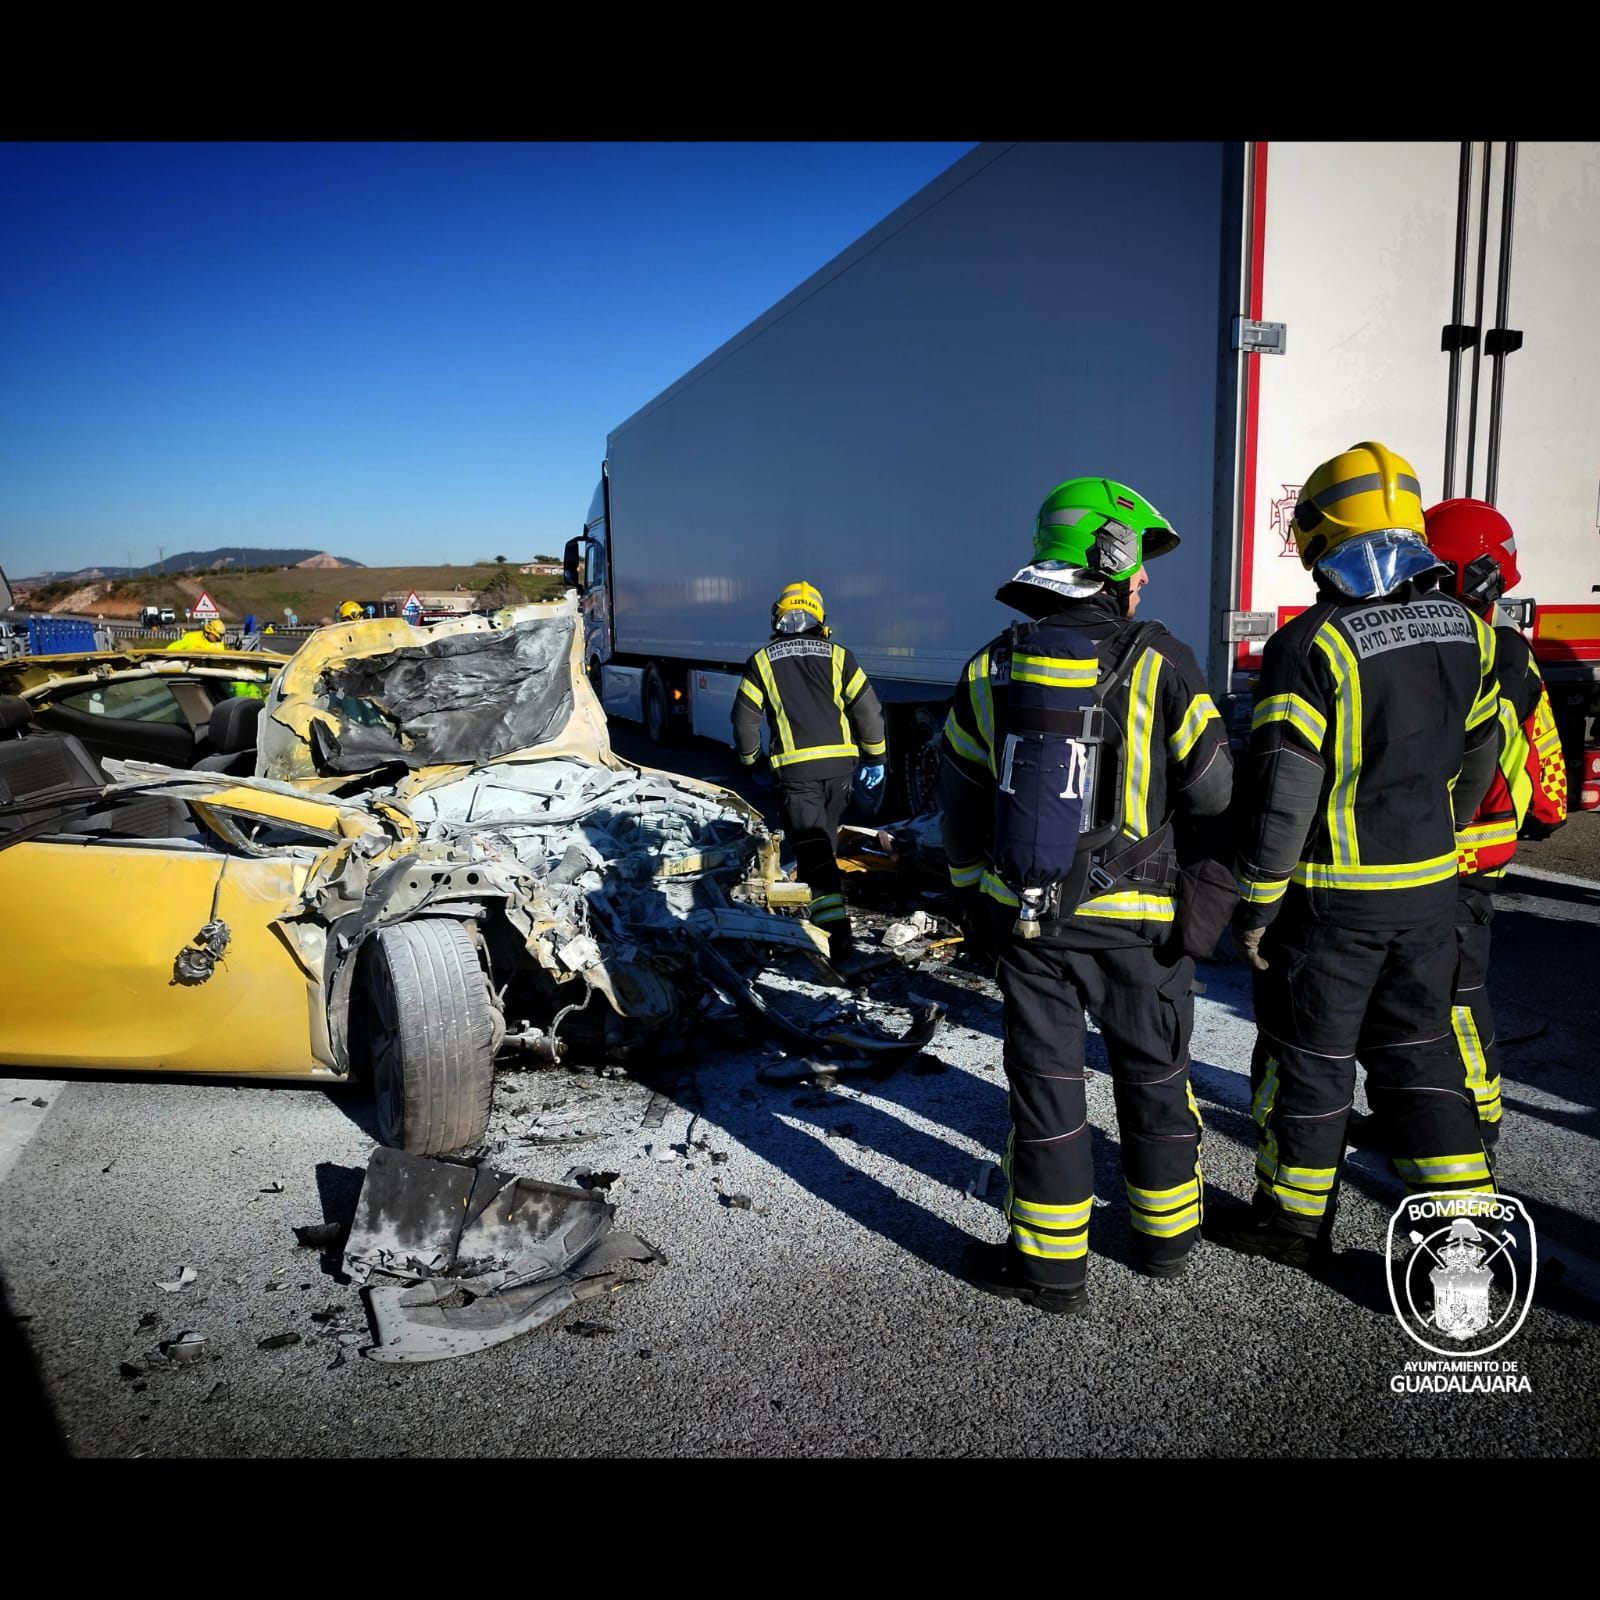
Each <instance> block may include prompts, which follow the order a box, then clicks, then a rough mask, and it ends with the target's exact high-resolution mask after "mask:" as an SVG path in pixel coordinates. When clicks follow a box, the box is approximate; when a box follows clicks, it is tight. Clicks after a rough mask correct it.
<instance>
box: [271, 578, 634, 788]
mask: <svg viewBox="0 0 1600 1600" xmlns="http://www.w3.org/2000/svg"><path fill="white" fill-rule="evenodd" d="M582 648H583V640H582V631H581V629H580V627H579V615H578V608H577V603H576V601H575V600H573V599H572V598H570V597H568V598H566V599H563V600H558V601H553V602H550V603H549V604H545V605H529V606H517V607H514V608H511V609H509V610H506V611H500V612H496V613H495V615H494V616H493V617H492V618H491V617H464V618H462V619H461V620H460V621H456V622H443V623H435V624H433V625H431V626H429V627H426V628H414V627H412V626H411V625H410V624H409V623H408V622H405V621H404V620H402V619H400V618H392V617H385V618H374V619H373V620H371V621H362V622H352V623H347V624H342V625H338V626H333V627H327V628H323V629H321V630H320V631H319V632H317V633H315V634H313V635H312V636H311V637H310V638H309V639H308V640H307V641H306V643H305V644H304V646H303V647H302V648H301V650H300V651H299V653H298V654H297V655H296V656H295V657H294V658H293V660H292V661H291V662H290V663H289V665H288V667H287V668H286V669H285V670H284V672H283V673H282V674H281V675H280V677H279V679H278V683H277V685H276V687H275V688H274V690H273V693H272V695H271V696H270V697H269V699H268V703H267V715H266V716H265V717H264V718H263V719H262V725H261V728H260V731H259V733H258V736H257V737H258V740H259V745H258V754H257V758H256V770H257V771H258V772H259V773H261V774H262V775H263V776H264V777H269V778H283V779H289V780H293V779H315V778H328V777H340V776H344V777H355V776H361V775H364V774H367V773H379V772H383V771H385V769H390V768H393V767H395V766H396V765H398V766H401V767H404V768H407V769H409V770H410V771H412V772H423V771H426V770H427V769H429V768H432V767H438V766H441V765H450V766H452V767H456V768H460V767H473V766H478V765H480V764H482V763H483V762H486V761H492V760H494V759H496V758H498V757H501V756H509V755H516V754H526V753H528V752H531V751H535V750H537V751H538V752H539V753H540V754H541V755H556V754H567V755H575V756H581V757H582V758H584V759H585V760H588V761H592V762H598V763H599V764H600V765H602V766H611V765H618V766H620V765H622V763H620V762H617V761H616V759H615V758H614V757H613V756H612V754H611V745H610V741H609V739H608V738H607V736H606V722H605V715H604V713H603V712H602V711H601V709H600V705H599V702H598V701H597V700H596V699H595V697H594V691H593V690H592V689H590V687H589V684H588V680H587V678H586V677H585V676H584V673H583V671H582Z"/></svg>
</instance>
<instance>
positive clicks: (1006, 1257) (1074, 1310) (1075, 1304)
mask: <svg viewBox="0 0 1600 1600" xmlns="http://www.w3.org/2000/svg"><path fill="white" fill-rule="evenodd" d="M961 1276H962V1278H964V1279H965V1280H966V1282H968V1283H970V1284H971V1285H972V1287H973V1288H974V1289H981V1290H982V1291H983V1292H984V1293H985V1294H992V1295H998V1296H999V1297H1000V1299H1002V1300H1020V1301H1021V1302H1022V1303H1023V1305H1025V1306H1032V1307H1033V1309H1034V1310H1035V1311H1045V1312H1048V1313H1049V1314H1050V1315H1051V1316H1056V1317H1075V1316H1078V1315H1079V1314H1080V1313H1082V1312H1084V1311H1087V1310H1088V1309H1089V1291H1088V1290H1087V1289H1086V1288H1085V1287H1084V1286H1083V1285H1082V1284H1078V1285H1076V1286H1075V1287H1073V1288H1066V1287H1063V1286H1059V1285H1055V1284H1045V1283H1030V1282H1029V1281H1028V1280H1027V1279H1026V1278H1025V1277H1023V1276H1022V1274H1021V1272H1019V1271H1018V1269H1017V1257H1016V1252H1015V1251H1014V1250H1013V1249H1012V1246H1011V1241H1010V1240H1009V1239H1007V1240H1002V1241H1001V1243H999V1244H977V1243H974V1244H969V1245H968V1246H967V1249H966V1253H965V1254H964V1255H963V1256H962V1258H961Z"/></svg>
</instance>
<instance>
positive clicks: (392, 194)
mask: <svg viewBox="0 0 1600 1600" xmlns="http://www.w3.org/2000/svg"><path fill="white" fill-rule="evenodd" d="M971 148H972V145H971V144H970V143H966V144H928V143H917V144H913V143H884V144H837V143H836V144H521V145H516V144H512V145H504V144H399V145H396V144H331V145H308V144H244V145H205V144H202V145H173V144H120V145H90V144H76V145H47V144H33V145H25V144H10V145H5V146H0V215H3V216H4V217H5V219H6V234H7V241H6V248H5V250H4V251H3V252H0V352H3V353H0V566H4V568H5V569H6V571H7V572H8V573H10V574H11V575H12V576H13V577H25V576H29V575H31V574H33V573H35V572H38V571H41V570H46V569H60V570H72V569H75V568H77V567H82V566H88V565H95V564H106V565H124V564H127V563H128V561H129V557H130V554H131V557H132V563H133V564H134V565H143V564H144V563H146V562H150V561H154V560H155V559H156V549H157V546H158V545H163V546H165V548H166V550H167V552H168V554H169V555H170V554H173V553H175V552H177V551H180V550H189V549H207V548H210V547H211V546H213V545H221V544H238V545H259V546H304V547H309V548H314V549H319V550H328V551H331V552H332V553H334V554H335V555H344V556H350V557H352V558H354V559H355V560H358V561H364V562H366V563H368V564H369V565H381V564H390V563H412V562H435V561H455V562H462V561H470V560H473V559H477V558H481V557H488V556H493V555H496V554H501V555H506V556H509V557H511V558H513V559H517V558H526V557H528V556H531V555H532V554H534V553H535V551H544V552H551V553H554V552H558V551H559V549H560V547H561V545H562V544H563V543H564V542H565V541H566V540H567V539H568V538H570V537H571V536H572V534H573V533H575V532H576V531H577V529H578V527H579V525H580V524H581V522H582V519H583V515H584V512H585V511H586V510H587V508H588V503H589V496H590V494H591V492H592V490H593V488H594V484H595V481H596V479H597V478H598V476H599V467H600V461H601V458H602V457H603V455H604V453H605V440H606V433H607V431H608V430H609V429H611V428H613V427H615V426H616V425H617V424H618V423H620V422H621V421H623V420H624V418H626V417H628V416H629V415H631V414H632V413H633V412H634V411H636V410H637V409H638V408H639V407H640V406H641V405H643V404H644V403H645V402H646V401H647V400H649V399H650V398H651V397H652V396H653V395H655V394H657V393H658V392H659V391H660V390H662V389H663V388H665V387H666V386H667V385H668V384H669V383H671V382H672V381H673V380H674V379H676V378H678V377H679V376H681V375H682V374H683V373H684V372H686V371H688V370H689V368H690V367H692V366H694V365H695V363H696V362H698V361H700V360H701V359H702V358H703V357H705V356H707V355H709V354H710V353H711V352H712V351H713V350H714V349H715V348H716V347H717V346H718V345H720V344H721V343H722V342H723V341H724V340H726V339H727V338H729V337H730V336H731V335H733V334H734V333H736V332H738V330H739V329H740V328H742V327H744V326H745V324H746V323H748V322H750V321H751V320H752V319H754V318H755V317H757V316H759V315H760V314H761V313H762V312H763V311H765V310H766V309H767V307H768V306H770V305H771V304H773V302H775V301H776V300H779V299H781V298H782V296H783V295H785V294H787V293H788V292H789V290H791V289H793V288H794V287H795V286H796V285H797V284H799V283H800V282H802V281H803V280H804V279H805V278H806V277H808V276H809V275H810V274H811V273H812V272H814V271H815V270H816V269H817V268H818V267H820V266H822V265H823V264H824V263H825V262H826V261H828V260H830V259H831V258H832V257H833V256H835V255H836V254H838V252H839V251H840V250H842V249H843V248H844V247H845V246H846V245H848V244H849V243H850V242H851V241H852V240H854V239H855V238H857V237H858V236H859V235H860V234H862V233H863V232H865V231H866V230H867V229H868V228H869V227H871V226H872V225H873V224H874V223H875V222H877V221H879V220H880V219H881V218H882V217H884V216H886V215H887V214H888V213H889V212H890V211H892V210H893V209H894V208H895V207H896V206H897V205H899V204H900V203H901V202H902V201H904V200H907V199H909V198H910V196H911V195H913V194H915V193H916V192H917V190H918V189H920V188H921V187H922V186H923V185H924V184H926V183H928V182H929V181H930V180H931V179H933V178H934V177H936V176H937V175H938V174H939V173H940V172H942V171H944V169H945V168H946V167H948V166H949V165H950V164H951V163H952V162H954V161H956V160H957V159H958V158H959V157H960V156H962V155H963V154H965V152H966V151H968V150H970V149H971Z"/></svg>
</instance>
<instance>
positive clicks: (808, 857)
mask: <svg viewBox="0 0 1600 1600" xmlns="http://www.w3.org/2000/svg"><path fill="white" fill-rule="evenodd" d="M832 637H833V634H832V630H831V629H830V628H829V627H828V625H827V622H826V619H825V617H824V614H823V608H822V596H821V595H820V594H819V593H818V592H817V590H816V589H815V588H814V587H813V586H812V585H811V584H809V583H791V584H790V585H789V586H788V587H787V588H786V589H784V591H783V593H782V594H780V595H779V596H778V598H777V599H776V600H775V601H774V602H773V604H772V638H771V639H770V640H768V642H767V643H766V644H764V645H762V647H761V648H760V649H759V650H757V651H756V652H755V654H754V655H752V656H751V657H750V659H749V660H748V661H747V662H745V665H744V675H743V677H742V679H741V680H740V683H739V692H738V694H736V695H735V696H734V701H733V742H734V748H735V749H736V750H737V751H738V755H739V761H740V763H741V764H742V765H743V766H747V767H753V766H756V764H757V763H758V762H759V761H760V759H761V723H762V718H763V716H764V717H765V719H766V724H767V731H768V745H769V753H768V756H767V768H766V771H765V772H760V771H758V775H757V781H758V782H761V783H763V785H764V784H765V782H768V781H770V782H775V783H776V784H777V787H778V805H779V809H780V812H781V814H782V817H783V826H784V828H785V830H786V831H787V833H788V835H789V839H790V842H791V843H792V844H793V845H794V853H795V862H796V866H797V868H798V870H799V873H800V876H801V878H802V879H803V880H804V881H805V882H806V883H808V884H809V885H810V886H811V920H812V921H813V922H814V923H816V924H817V926H818V927H820V928H822V929H824V930H825V931H826V933H827V935H828V948H829V953H830V957H831V959H832V960H833V961H834V962H835V964H837V963H838V962H839V961H840V960H841V959H843V958H844V957H845V956H847V955H849V954H850V951H851V948H852V936H851V930H850V916H849V912H848V911H847V910H846V908H845V903H844V894H843V892H842V891H843V884H842V881H841V876H840V872H839V864H838V861H837V859H836V854H835V852H836V851H837V849H838V838H839V822H840V819H841V818H842V817H843V816H844V812H845V807H846V806H847V805H849V803H850V795H851V776H852V774H854V776H855V781H856V782H857V783H859V784H860V785H861V787H862V788H863V789H865V790H867V791H868V792H869V793H871V792H874V791H880V790H881V789H882V787H883V782H884V756H885V748H886V747H885V742H884V727H883V707H882V706H880V705H879V704H878V697H877V695H876V694H875V693H874V692H873V689H872V685H871V684H870V683H868V682H867V675H866V674H865V673H864V672H863V671H862V670H861V668H860V667H859V666H857V665H856V658H855V657H854V656H853V655H852V654H851V653H850V651H849V650H847V649H846V648H845V647H844V646H843V645H841V644H834V643H832V642H831V641H832ZM858 755H859V756H860V757H861V758H862V761H861V764H860V769H859V771H858V770H857V764H856V758H857V756H858Z"/></svg>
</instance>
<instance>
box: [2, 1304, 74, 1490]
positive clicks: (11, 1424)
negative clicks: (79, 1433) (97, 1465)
mask: <svg viewBox="0 0 1600 1600" xmlns="http://www.w3.org/2000/svg"><path fill="white" fill-rule="evenodd" d="M27 1320H28V1319H27V1318H26V1317H19V1316H18V1315H17V1314H16V1312H14V1311H13V1310H12V1309H11V1299H10V1296H9V1294H8V1293H7V1291H6V1285H5V1279H4V1275H3V1274H0V1393H3V1394H4V1395H5V1397H6V1399H5V1418H6V1448H7V1451H8V1452H9V1453H10V1455H11V1458H12V1460H13V1461H17V1462H23V1463H27V1464H29V1465H31V1464H32V1463H34V1462H36V1461H40V1460H45V1461H50V1460H61V1461H64V1460H65V1459H66V1458H67V1455H68V1451H67V1443H66V1440H65V1438H64V1437H63V1436H62V1433H61V1426H60V1424H59V1423H58V1422H57V1421H56V1414H55V1411H54V1409H53V1408H52V1407H51V1404H50V1396H49V1392H48V1391H47V1390H46V1388H45V1384H44V1377H43V1375H42V1374H41V1373H40V1371H39V1364H38V1362H37V1361H36V1360H35V1359H34V1354H33V1349H32V1347H31V1346H30V1345H29V1343H28V1338H27V1335H26V1333H25V1332H24V1331H23V1326H22V1325H23V1323H24V1322H25V1321H27Z"/></svg>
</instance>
